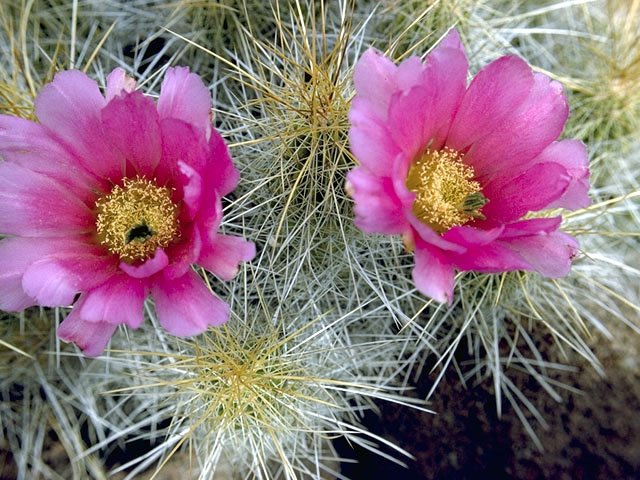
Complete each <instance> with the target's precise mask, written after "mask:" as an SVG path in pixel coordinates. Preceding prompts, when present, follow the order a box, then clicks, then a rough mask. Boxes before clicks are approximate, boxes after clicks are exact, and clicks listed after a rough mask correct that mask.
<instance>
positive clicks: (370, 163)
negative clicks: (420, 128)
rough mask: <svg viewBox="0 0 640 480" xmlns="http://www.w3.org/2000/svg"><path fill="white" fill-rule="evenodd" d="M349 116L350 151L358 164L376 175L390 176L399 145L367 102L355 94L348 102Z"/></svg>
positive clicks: (398, 151)
mask: <svg viewBox="0 0 640 480" xmlns="http://www.w3.org/2000/svg"><path fill="white" fill-rule="evenodd" d="M349 120H350V121H351V128H350V129H349V142H350V144H351V151H352V152H353V154H354V155H355V157H356V158H357V159H358V162H360V165H362V166H364V167H366V168H367V169H369V171H371V172H372V173H374V174H375V175H378V176H379V177H384V176H390V175H391V171H392V170H393V161H394V159H395V158H396V156H397V155H398V154H399V153H400V149H399V148H398V146H397V145H396V143H395V142H394V141H393V138H392V137H391V133H390V132H389V130H388V129H387V127H386V126H385V125H384V124H383V123H381V122H380V121H378V120H376V119H375V113H374V112H373V111H372V110H371V106H370V104H369V103H368V102H366V101H364V100H362V99H361V98H358V97H356V98H354V99H353V101H352V102H351V110H349Z"/></svg>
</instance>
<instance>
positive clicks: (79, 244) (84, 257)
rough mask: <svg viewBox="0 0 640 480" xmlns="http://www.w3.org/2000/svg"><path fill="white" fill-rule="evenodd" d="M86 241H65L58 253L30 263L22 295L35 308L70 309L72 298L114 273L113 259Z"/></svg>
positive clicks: (85, 239) (74, 239)
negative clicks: (35, 303)
mask: <svg viewBox="0 0 640 480" xmlns="http://www.w3.org/2000/svg"><path fill="white" fill-rule="evenodd" d="M90 242H91V240H90V239H89V238H80V237H75V238H67V239H66V242H64V243H62V242H56V245H57V246H58V249H57V250H56V251H55V252H53V253H51V254H49V255H46V256H44V257H42V258H41V259H39V260H37V261H35V262H33V263H32V264H31V265H29V267H28V268H27V269H26V271H25V273H24V276H23V277H22V288H23V289H24V291H25V293H26V294H27V295H29V296H31V297H34V298H35V299H36V300H37V301H38V305H42V306H46V307H58V306H64V305H71V304H72V303H73V299H74V297H75V295H76V294H77V293H79V292H84V291H87V290H89V289H91V288H93V287H96V286H98V285H100V284H101V283H103V282H104V281H106V280H107V279H109V278H110V277H111V276H113V275H114V274H115V273H117V270H116V265H115V261H114V257H113V256H112V255H105V251H104V250H103V249H102V248H101V247H98V246H96V245H92V244H91V243H90Z"/></svg>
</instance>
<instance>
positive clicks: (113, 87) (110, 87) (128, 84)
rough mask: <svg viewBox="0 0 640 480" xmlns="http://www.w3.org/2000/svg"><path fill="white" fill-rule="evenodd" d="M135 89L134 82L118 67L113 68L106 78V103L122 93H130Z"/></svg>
mask: <svg viewBox="0 0 640 480" xmlns="http://www.w3.org/2000/svg"><path fill="white" fill-rule="evenodd" d="M135 88H136V80H135V79H134V78H133V77H130V76H129V75H127V74H126V73H125V71H124V70H123V69H121V68H120V67H117V68H114V69H113V71H112V72H111V73H110V74H109V76H108V77H107V91H106V94H105V96H106V98H107V103H109V102H110V101H111V100H113V99H114V98H115V97H117V96H119V95H121V94H122V93H131V92H133V91H134V90H135Z"/></svg>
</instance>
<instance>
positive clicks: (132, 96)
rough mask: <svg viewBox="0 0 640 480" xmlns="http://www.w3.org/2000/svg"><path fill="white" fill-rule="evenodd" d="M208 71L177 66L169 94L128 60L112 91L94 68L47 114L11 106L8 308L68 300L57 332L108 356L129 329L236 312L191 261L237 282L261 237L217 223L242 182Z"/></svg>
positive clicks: (183, 330)
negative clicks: (116, 336)
mask: <svg viewBox="0 0 640 480" xmlns="http://www.w3.org/2000/svg"><path fill="white" fill-rule="evenodd" d="M211 107H212V103H211V97H210V95H209V91H208V90H207V88H206V87H205V85H204V84H203V82H202V80H201V79H200V77H198V76H197V75H195V74H193V73H190V72H189V69H188V68H184V67H179V68H170V69H168V71H167V73H166V76H165V79H164V82H163V84H162V89H161V92H160V97H159V99H158V104H157V105H156V104H155V103H154V102H153V100H151V99H150V98H148V97H145V96H144V95H143V94H142V93H141V92H138V91H135V81H134V80H133V79H132V78H130V77H128V76H126V75H125V73H124V71H123V70H122V69H120V68H116V69H115V70H114V71H113V72H112V73H111V74H110V75H109V77H108V78H107V88H106V98H105V96H103V95H102V94H101V93H100V90H99V88H98V85H97V84H96V83H95V82H94V81H93V80H91V79H90V78H89V77H87V76H86V75H85V74H83V73H81V72H79V71H75V70H70V71H64V72H61V73H59V74H57V75H56V77H55V78H54V80H53V81H52V82H51V83H50V84H48V85H46V86H45V87H44V88H43V89H42V91H41V92H40V93H39V95H38V97H37V98H36V101H35V114H36V116H37V118H38V120H39V121H40V123H34V122H31V121H28V120H24V119H20V118H14V117H10V116H5V115H0V155H1V156H2V159H3V160H4V161H3V162H1V163H0V234H3V235H8V236H9V238H6V239H4V240H2V241H0V264H1V265H2V272H0V308H2V309H4V310H10V311H17V310H21V309H24V308H26V307H28V306H31V305H43V306H48V307H55V306H68V305H71V304H72V303H74V298H75V297H76V295H77V294H78V293H80V296H79V298H78V299H77V301H75V304H74V305H73V310H72V312H71V314H69V316H68V317H67V318H66V319H65V320H64V322H62V324H61V325H60V328H59V329H58V335H59V336H60V337H61V338H62V339H63V340H66V341H73V342H75V343H76V344H78V345H79V346H80V347H81V348H82V349H83V350H84V353H85V354H86V355H88V356H96V355H100V354H101V353H102V352H103V350H104V348H105V346H106V344H107V342H108V341H109V339H110V338H111V336H112V335H113V332H114V330H115V328H116V326H117V325H119V324H127V325H129V326H130V327H132V328H137V327H138V326H140V324H141V323H142V320H143V310H142V306H143V302H144V300H145V298H146V297H147V296H148V295H151V296H152V297H153V299H154V302H155V308H156V313H157V316H158V320H159V321H160V323H161V325H162V326H163V327H164V328H165V329H166V330H167V331H168V332H169V333H171V334H173V335H180V336H186V335H195V334H198V333H201V332H202V331H204V330H205V329H206V328H207V327H208V326H209V325H219V324H221V323H223V322H225V321H227V320H228V318H229V307H228V305H227V304H226V303H224V302H223V301H222V300H220V299H218V298H216V297H215V296H214V295H213V294H212V293H211V292H210V291H209V289H208V288H207V287H206V286H205V284H204V282H203V281H202V280H201V279H200V278H199V277H198V275H197V274H196V273H194V272H193V271H192V269H191V265H192V264H195V263H197V264H199V265H201V266H203V267H204V268H206V269H208V270H210V271H211V272H213V273H214V274H216V275H217V276H219V277H220V278H222V279H223V280H230V279H231V278H232V277H233V276H234V275H235V273H236V272H237V270H238V265H239V263H240V262H246V261H249V260H251V259H252V258H253V257H254V255H255V246H254V244H253V243H250V242H248V241H246V240H244V239H242V238H239V237H233V236H228V235H222V234H219V233H218V228H219V226H220V222H221V221H222V205H221V198H222V197H223V196H224V195H226V194H228V193H229V192H231V191H232V190H233V189H234V188H235V186H236V184H237V183H238V177H239V174H238V171H237V170H236V168H235V167H234V166H233V163H232V161H231V158H230V157H229V153H228V151H227V147H226V145H225V143H224V141H223V140H222V137H221V136H220V135H219V134H218V133H217V132H216V131H215V130H214V129H212V128H211V120H210V111H211Z"/></svg>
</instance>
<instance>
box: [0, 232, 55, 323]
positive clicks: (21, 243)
mask: <svg viewBox="0 0 640 480" xmlns="http://www.w3.org/2000/svg"><path fill="white" fill-rule="evenodd" d="M60 241H61V239H48V238H5V239H3V240H0V265H2V270H0V309H2V310H6V311H11V312H17V311H20V310H23V309H25V308H27V307H30V306H32V305H36V303H37V302H36V300H35V299H34V298H33V297H31V296H29V295H27V294H26V293H24V290H23V288H22V276H23V275H24V272H25V270H26V269H27V267H28V266H29V265H30V264H31V263H33V262H35V261H36V260H37V259H39V258H41V257H42V256H44V255H48V254H50V253H51V252H53V251H55V250H56V248H57V245H56V243H57V242H60ZM62 241H63V242H64V240H62Z"/></svg>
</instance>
